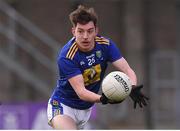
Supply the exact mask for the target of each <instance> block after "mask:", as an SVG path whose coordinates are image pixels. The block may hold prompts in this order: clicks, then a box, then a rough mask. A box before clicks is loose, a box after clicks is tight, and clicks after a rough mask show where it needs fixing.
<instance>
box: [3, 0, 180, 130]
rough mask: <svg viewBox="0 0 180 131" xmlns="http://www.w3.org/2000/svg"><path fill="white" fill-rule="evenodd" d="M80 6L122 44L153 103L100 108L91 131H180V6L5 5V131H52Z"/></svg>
mask: <svg viewBox="0 0 180 131" xmlns="http://www.w3.org/2000/svg"><path fill="white" fill-rule="evenodd" d="M79 4H83V5H86V6H89V7H94V9H95V10H96V12H97V14H98V16H99V23H98V26H99V29H100V34H101V35H103V36H106V37H109V38H111V39H112V40H113V41H114V42H116V43H117V45H118V47H119V48H120V50H121V52H122V54H123V56H124V57H125V58H126V59H127V61H128V62H129V64H130V65H131V67H132V68H133V69H134V70H135V72H136V74H137V77H138V83H139V84H141V83H143V84H144V87H145V88H144V89H143V91H144V92H145V93H146V94H147V95H148V96H149V97H150V102H149V105H148V106H147V107H146V108H143V109H140V108H138V109H136V110H135V109H133V103H132V101H131V100H130V98H128V99H126V100H125V101H124V102H123V103H121V104H119V105H101V104H96V105H95V106H94V108H93V113H92V116H91V119H90V121H89V123H88V125H87V127H86V129H179V128H180V124H179V123H180V103H179V102H178V100H179V99H180V69H179V67H180V59H179V56H180V44H179V43H180V37H179V36H180V24H179V23H180V0H0V104H1V106H0V129H51V128H50V127H49V126H48V125H47V116H46V106H47V101H48V99H49V97H50V95H51V93H52V91H53V89H54V87H55V85H56V79H57V77H58V72H57V65H56V58H57V52H58V50H59V49H61V47H62V46H63V45H64V44H65V43H66V42H67V41H68V40H69V39H70V38H71V37H72V34H71V23H70V21H69V18H68V15H69V13H70V12H71V11H73V10H74V9H76V8H77V6H78V5H79ZM112 70H114V69H113V68H112V67H109V68H108V70H107V72H106V73H108V72H110V71H112Z"/></svg>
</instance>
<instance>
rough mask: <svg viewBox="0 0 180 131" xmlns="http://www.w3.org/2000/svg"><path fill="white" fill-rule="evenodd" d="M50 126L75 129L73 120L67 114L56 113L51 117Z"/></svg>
mask: <svg viewBox="0 0 180 131" xmlns="http://www.w3.org/2000/svg"><path fill="white" fill-rule="evenodd" d="M51 122H52V127H53V128H54V129H57V130H58V129H65V130H76V129H77V127H76V123H75V121H74V120H73V119H72V118H71V117H69V116H67V115H56V116H55V117H54V118H53V119H52V121H51Z"/></svg>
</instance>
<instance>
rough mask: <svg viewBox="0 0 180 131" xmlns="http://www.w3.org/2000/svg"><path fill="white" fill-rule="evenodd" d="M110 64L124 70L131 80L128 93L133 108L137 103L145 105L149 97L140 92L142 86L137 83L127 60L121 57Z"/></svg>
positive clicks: (141, 105)
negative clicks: (132, 102)
mask: <svg viewBox="0 0 180 131" xmlns="http://www.w3.org/2000/svg"><path fill="white" fill-rule="evenodd" d="M112 65H113V66H114V67H115V68H116V69H117V70H119V71H122V72H124V73H125V74H127V75H128V76H129V78H130V80H131V82H132V87H133V88H132V90H131V93H130V97H131V99H132V100H133V101H134V108H136V105H137V104H138V105H139V106H140V107H143V106H146V105H147V102H146V101H147V100H148V99H149V98H148V97H146V96H145V95H144V94H143V93H142V92H141V89H142V88H143V85H139V86H138V85H137V77H136V74H135V72H134V71H133V70H132V68H131V67H130V66H129V64H128V62H127V61H126V60H125V59H124V58H123V57H122V58H120V59H118V60H116V61H114V62H112Z"/></svg>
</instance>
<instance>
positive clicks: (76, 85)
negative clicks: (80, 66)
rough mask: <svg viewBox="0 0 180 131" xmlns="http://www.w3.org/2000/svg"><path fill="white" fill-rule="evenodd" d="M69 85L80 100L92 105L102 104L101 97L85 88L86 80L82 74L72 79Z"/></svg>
mask: <svg viewBox="0 0 180 131" xmlns="http://www.w3.org/2000/svg"><path fill="white" fill-rule="evenodd" d="M69 83H70V84H71V86H72V87H73V89H74V90H75V92H76V94H77V95H78V96H79V98H80V99H82V100H84V101H88V102H92V103H95V102H100V97H101V96H100V95H98V94H96V93H94V92H91V91H89V90H87V89H86V88H85V86H84V79H83V76H82V75H81V74H79V75H76V76H74V77H72V78H70V79H69Z"/></svg>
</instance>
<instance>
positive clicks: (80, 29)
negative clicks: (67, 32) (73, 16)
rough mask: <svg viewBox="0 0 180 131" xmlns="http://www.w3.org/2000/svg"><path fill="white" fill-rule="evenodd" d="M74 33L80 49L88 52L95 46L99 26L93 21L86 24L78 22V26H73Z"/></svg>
mask: <svg viewBox="0 0 180 131" xmlns="http://www.w3.org/2000/svg"><path fill="white" fill-rule="evenodd" d="M72 33H73V35H74V37H75V38H76V42H77V45H78V47H79V49H80V50H82V51H84V52H87V51H91V50H92V49H93V48H94V46H95V41H94V39H95V37H96V35H97V28H96V27H95V25H94V23H93V22H92V21H90V22H89V23H87V24H85V25H82V24H80V23H77V25H76V27H73V28H72Z"/></svg>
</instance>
